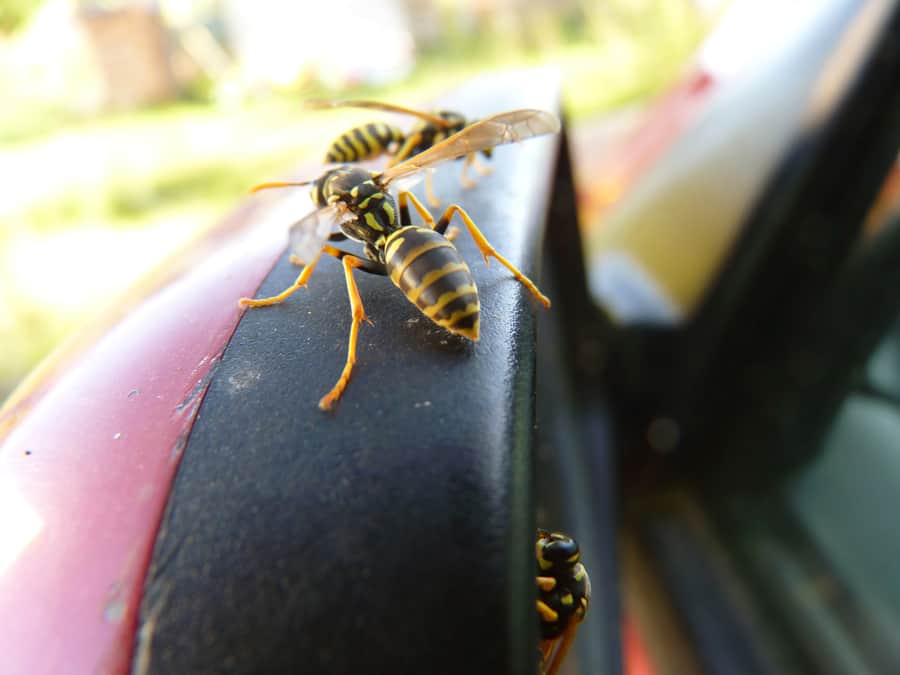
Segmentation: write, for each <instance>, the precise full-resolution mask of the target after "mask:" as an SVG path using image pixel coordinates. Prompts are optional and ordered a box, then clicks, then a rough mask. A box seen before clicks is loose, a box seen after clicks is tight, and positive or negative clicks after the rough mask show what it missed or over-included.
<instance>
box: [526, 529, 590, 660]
mask: <svg viewBox="0 0 900 675" xmlns="http://www.w3.org/2000/svg"><path fill="white" fill-rule="evenodd" d="M535 556H536V562H537V579H536V580H537V587H538V600H537V611H538V616H539V617H540V626H541V646H540V650H541V673H542V674H543V675H556V672H557V670H559V667H560V666H561V665H562V662H563V660H564V659H565V658H566V653H567V652H568V651H569V647H571V646H572V641H573V640H574V639H575V632H576V631H577V630H578V626H579V624H580V623H581V622H582V621H584V617H585V616H586V615H587V611H588V607H589V606H590V602H591V580H590V577H588V573H587V570H586V569H585V567H584V565H583V564H582V562H581V551H580V550H579V548H578V543H577V542H576V541H575V540H574V539H572V537H570V536H568V535H565V534H562V533H560V532H548V531H547V530H541V529H539V530H538V531H537V541H536V542H535Z"/></svg>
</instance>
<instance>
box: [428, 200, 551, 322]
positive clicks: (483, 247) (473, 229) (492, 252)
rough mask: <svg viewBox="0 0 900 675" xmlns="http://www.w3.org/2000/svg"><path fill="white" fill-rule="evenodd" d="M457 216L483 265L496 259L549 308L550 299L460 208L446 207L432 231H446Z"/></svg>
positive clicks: (454, 206)
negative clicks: (479, 253) (451, 220)
mask: <svg viewBox="0 0 900 675" xmlns="http://www.w3.org/2000/svg"><path fill="white" fill-rule="evenodd" d="M457 213H458V214H459V217H460V218H462V221H463V222H464V223H465V224H466V227H467V228H468V230H469V234H471V235H472V239H474V240H475V245H476V246H477V247H478V250H479V251H481V255H482V256H484V264H485V265H487V264H488V261H489V259H490V258H492V257H493V258H496V259H497V260H499V261H500V264H501V265H503V266H504V267H505V268H506V269H508V270H509V271H510V272H512V275H513V276H514V277H515V278H516V280H518V282H519V283H520V284H522V285H523V286H524V287H525V288H527V289H528V292H529V293H531V294H532V295H533V296H534V297H535V299H536V300H537V301H538V302H540V303H541V304H542V305H543V306H544V307H545V308H547V309H549V308H550V299H549V298H548V297H547V296H546V295H544V294H543V293H541V292H540V291H539V290H538V287H537V286H535V285H534V282H532V281H531V279H529V278H528V277H526V276H525V275H524V274H522V273H521V272H520V271H519V270H518V269H516V266H515V265H513V264H512V263H511V262H509V260H507V259H506V258H504V257H503V256H502V255H500V254H499V253H498V252H497V249H495V248H494V247H493V246H491V244H490V242H489V241H488V240H487V239H486V238H485V236H484V235H483V234H482V233H481V230H479V229H478V226H477V225H475V223H474V222H473V221H472V219H471V218H470V217H469V214H468V213H466V212H465V211H464V210H463V209H462V207H460V206H457V205H456V204H451V205H450V206H448V207H447V210H446V211H444V215H442V216H441V219H440V220H439V221H438V223H437V225H435V227H434V229H435V230H437V231H438V232H444V231H445V230H446V229H447V225H449V224H450V219H451V218H452V217H453V216H454V214H457Z"/></svg>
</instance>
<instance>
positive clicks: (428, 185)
mask: <svg viewBox="0 0 900 675" xmlns="http://www.w3.org/2000/svg"><path fill="white" fill-rule="evenodd" d="M425 198H426V199H427V200H428V204H429V206H432V207H433V208H437V207H438V206H440V205H441V204H443V203H444V202H442V201H441V200H440V199H438V196H437V195H436V194H434V182H433V181H432V180H431V172H430V171H429V172H428V173H427V174H425Z"/></svg>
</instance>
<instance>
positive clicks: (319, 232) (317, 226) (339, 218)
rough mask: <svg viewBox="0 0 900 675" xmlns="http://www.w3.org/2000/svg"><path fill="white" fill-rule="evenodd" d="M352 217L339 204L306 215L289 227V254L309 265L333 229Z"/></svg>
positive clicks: (344, 207) (342, 205)
mask: <svg viewBox="0 0 900 675" xmlns="http://www.w3.org/2000/svg"><path fill="white" fill-rule="evenodd" d="M352 217H353V214H352V213H350V212H349V211H347V207H346V206H345V205H344V204H342V203H341V202H336V203H334V204H329V205H328V206H325V207H323V208H321V209H317V210H315V211H313V212H312V213H308V214H307V215H305V216H304V217H303V218H301V219H300V220H298V221H297V222H296V223H294V224H293V225H291V229H290V231H289V233H288V242H289V246H290V249H291V254H292V255H295V256H297V257H298V258H300V260H302V261H303V262H304V263H311V262H312V261H313V260H315V258H316V256H317V255H318V254H319V251H321V250H322V246H324V244H325V241H326V240H327V239H328V236H329V235H330V234H331V233H332V232H334V228H335V227H337V226H338V225H340V224H341V223H342V222H343V221H344V220H346V219H347V218H352Z"/></svg>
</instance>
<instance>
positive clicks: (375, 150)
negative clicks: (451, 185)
mask: <svg viewBox="0 0 900 675" xmlns="http://www.w3.org/2000/svg"><path fill="white" fill-rule="evenodd" d="M307 107H310V108H320V109H321V108H370V109H374V110H383V111H385V112H393V113H400V114H402V115H411V116H413V117H418V118H419V121H418V122H416V124H415V125H414V126H413V127H412V129H410V131H409V133H404V132H403V131H402V130H401V129H399V128H398V127H395V126H393V125H390V124H385V123H384V122H370V123H368V124H362V125H360V126H357V127H354V128H352V129H350V130H349V131H347V132H345V133H343V134H341V135H340V136H338V137H337V138H336V139H334V141H333V142H332V143H331V145H330V146H329V147H328V151H327V152H326V153H325V161H326V162H362V161H365V160H368V159H375V158H376V157H380V156H381V155H383V154H388V155H391V159H390V161H389V162H388V167H392V166H395V165H397V164H400V163H401V162H405V161H406V160H407V159H410V158H411V157H414V156H416V155H418V154H419V153H422V152H424V151H425V150H428V148H431V147H433V146H435V145H436V144H438V143H440V142H441V141H443V140H444V139H446V138H449V137H450V136H452V135H453V134H456V133H459V132H460V131H462V130H463V129H465V128H466V127H468V126H471V125H473V124H477V123H478V120H476V119H467V118H466V117H464V116H463V115H462V114H460V113H458V112H455V111H453V110H436V111H435V112H433V113H429V112H423V111H421V110H414V109H412V108H405V107H403V106H399V105H394V104H392V103H382V102H380V101H356V100H354V101H308V102H307ZM492 149H493V148H492V147H486V148H482V149H481V150H478V151H475V152H470V153H468V154H467V155H466V161H465V164H463V168H462V173H461V174H460V178H459V180H460V183H462V186H463V187H464V188H467V189H468V188H473V187H475V181H474V180H472V179H471V178H469V176H468V175H467V171H468V169H469V167H470V166H471V167H472V168H473V169H474V170H475V171H477V172H478V173H480V174H481V175H482V176H483V175H486V174H488V173H490V171H491V169H490V167H483V166H481V165H480V164H479V163H478V153H479V152H480V153H481V154H483V155H484V156H485V157H487V158H488V159H490V157H491V151H492ZM425 196H426V198H427V199H428V203H429V205H430V206H432V207H437V206H440V205H441V201H440V200H439V199H438V198H437V197H435V195H434V190H433V188H432V185H431V175H430V174H429V175H427V176H426V177H425Z"/></svg>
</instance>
